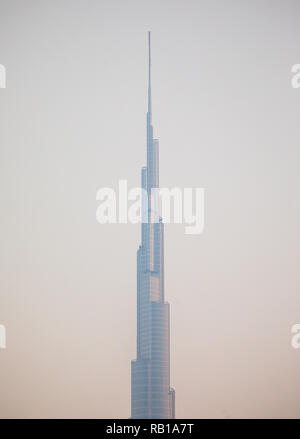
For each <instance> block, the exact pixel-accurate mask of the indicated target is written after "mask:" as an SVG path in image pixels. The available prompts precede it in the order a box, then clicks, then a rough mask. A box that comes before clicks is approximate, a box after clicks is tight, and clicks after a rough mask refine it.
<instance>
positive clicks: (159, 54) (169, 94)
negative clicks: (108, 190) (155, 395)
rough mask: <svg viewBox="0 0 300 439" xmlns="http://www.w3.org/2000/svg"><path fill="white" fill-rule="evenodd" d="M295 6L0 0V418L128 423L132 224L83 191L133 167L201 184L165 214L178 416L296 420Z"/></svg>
mask: <svg viewBox="0 0 300 439" xmlns="http://www.w3.org/2000/svg"><path fill="white" fill-rule="evenodd" d="M299 16H300V4H299V1H298V0H285V1H283V0H281V1H277V0H268V1H262V0H254V1H253V0H252V1H250V0H248V1H243V0H235V1H234V0H231V1H228V0H226V1H224V0H219V1H216V0H209V1H208V0H206V1H196V0H195V1H187V0H184V1H174V0H173V1H161V0H160V1H155V0H147V1H144V0H139V1H128V0H120V1H112V0H109V1H108V0H106V1H101V0H98V1H96V0H84V1H83V0H80V1H79V0H75V1H74V0H73V1H66V0H63V1H62V0H59V1H58V0H54V1H53V0H51V1H50V0H40V1H37V0H26V1H23V0H18V1H16V0H0V64H3V65H5V67H6V71H7V88H6V89H5V90H4V89H1V90H0V179H1V185H0V202H1V204H0V209H1V212H0V218H1V229H0V230H1V232H0V234H1V236H0V242H1V246H0V324H4V325H5V326H6V329H7V349H6V350H2V351H0V388H1V393H0V417H101V418H118V417H124V418H128V417H129V416H130V361H131V359H133V358H135V349H136V344H135V338H136V250H137V248H138V245H139V240H140V227H139V226H138V225H135V226H134V225H100V224H98V223H97V222H96V218H95V215H96V208H97V206H98V203H97V201H96V192H97V190H98V189H99V188H100V187H103V186H111V187H115V188H117V185H118V181H119V180H120V179H128V182H129V183H128V184H129V187H133V186H137V185H138V184H139V178H140V168H141V166H143V165H145V161H146V144H145V135H146V132H145V128H146V97H147V88H146V87H147V31H148V30H151V31H152V68H153V72H152V76H153V123H154V128H155V136H157V137H159V139H160V172H161V175H160V181H161V185H162V186H167V187H173V186H178V187H196V186H197V187H204V188H205V191H206V192H205V196H206V200H205V230H204V233H203V234H202V235H199V236H197V235H191V236H188V235H185V233H184V226H183V225H169V226H167V227H166V229H165V235H166V243H165V248H166V254H165V263H166V298H167V300H168V301H169V302H170V303H171V384H172V386H174V387H175V389H176V416H177V417H178V418H184V417H189V418H200V417H230V416H231V417H300V382H299V370H300V349H299V350H294V349H292V348H291V332H290V331H291V326H292V325H293V324H295V323H300V289H299V287H300V270H299V260H300V239H299V238H300V232H299V224H300V204H299V186H300V174H299V165H300V152H299V145H300V124H299V114H300V89H299V90H295V89H293V88H292V87H291V84H290V81H291V73H290V71H291V66H292V65H293V64H297V63H298V64H299V63H300V52H299V47H300V32H299Z"/></svg>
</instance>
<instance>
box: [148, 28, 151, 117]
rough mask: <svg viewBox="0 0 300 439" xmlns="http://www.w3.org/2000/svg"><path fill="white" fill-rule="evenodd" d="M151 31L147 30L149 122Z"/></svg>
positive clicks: (149, 103)
mask: <svg viewBox="0 0 300 439" xmlns="http://www.w3.org/2000/svg"><path fill="white" fill-rule="evenodd" d="M151 104H152V103H151V32H150V31H149V32H148V118H149V122H150V123H151V119H152V105H151Z"/></svg>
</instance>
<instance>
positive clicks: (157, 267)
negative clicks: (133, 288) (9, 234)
mask: <svg viewBox="0 0 300 439" xmlns="http://www.w3.org/2000/svg"><path fill="white" fill-rule="evenodd" d="M148 50H149V71H148V75H149V77H148V81H149V82H148V112H147V166H146V167H143V168H142V174H141V180H142V181H141V186H142V188H143V189H144V190H145V191H146V193H147V195H148V196H147V197H144V200H142V211H143V212H146V214H145V215H146V221H144V222H142V242H141V245H140V247H139V249H138V252H137V358H136V360H133V361H132V362H131V417H132V418H134V419H135V418H142V419H157V418H162V419H172V418H174V417H175V391H174V389H172V388H171V387H170V313H169V309H170V308H169V304H168V303H167V302H165V298H164V224H163V222H162V218H161V217H158V221H156V220H155V218H156V217H157V207H156V202H155V198H154V199H153V197H152V196H151V191H152V189H155V188H158V187H159V144H158V140H157V139H154V138H153V126H152V105H151V40H150V32H149V33H148ZM152 192H153V191H152Z"/></svg>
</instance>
